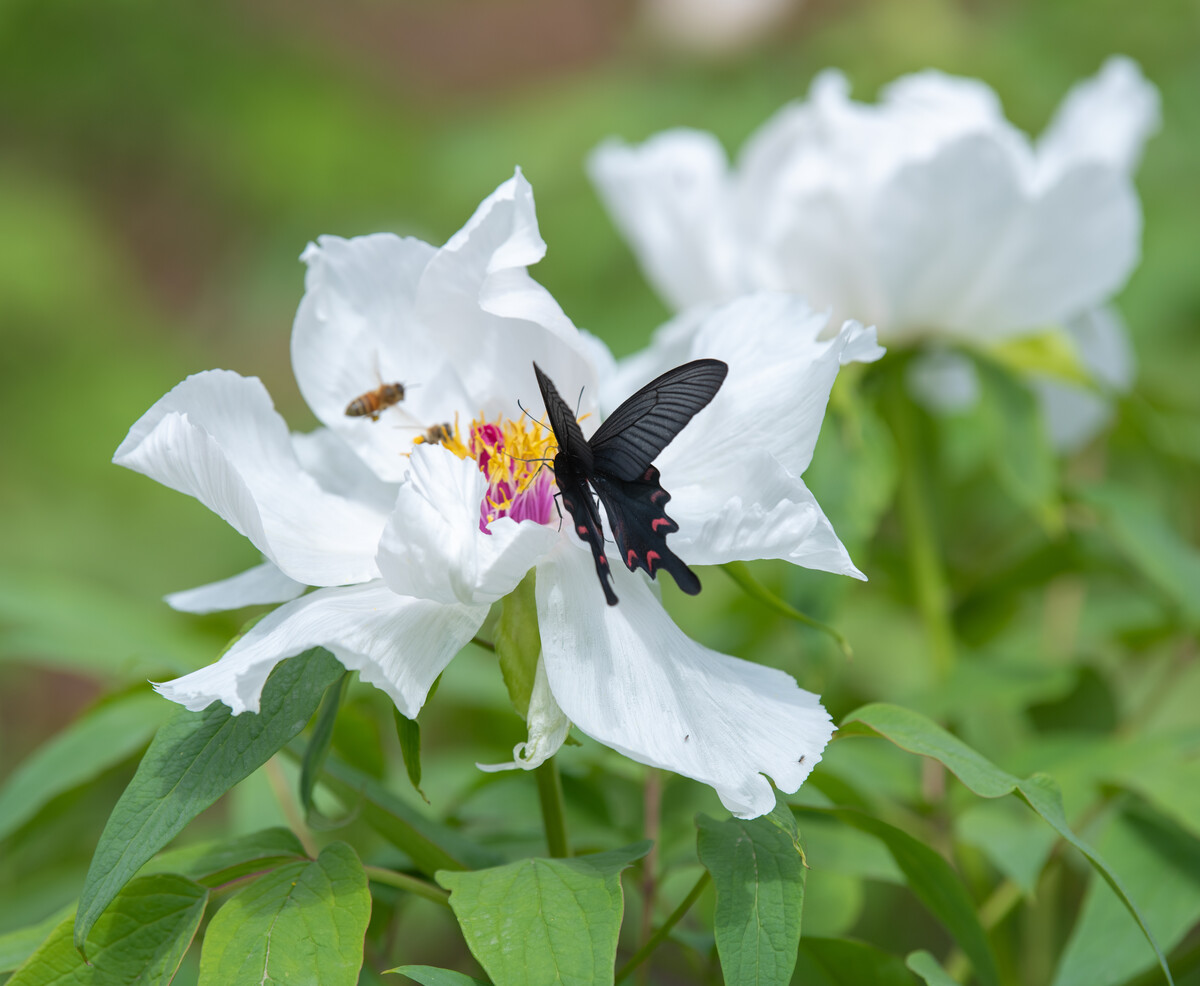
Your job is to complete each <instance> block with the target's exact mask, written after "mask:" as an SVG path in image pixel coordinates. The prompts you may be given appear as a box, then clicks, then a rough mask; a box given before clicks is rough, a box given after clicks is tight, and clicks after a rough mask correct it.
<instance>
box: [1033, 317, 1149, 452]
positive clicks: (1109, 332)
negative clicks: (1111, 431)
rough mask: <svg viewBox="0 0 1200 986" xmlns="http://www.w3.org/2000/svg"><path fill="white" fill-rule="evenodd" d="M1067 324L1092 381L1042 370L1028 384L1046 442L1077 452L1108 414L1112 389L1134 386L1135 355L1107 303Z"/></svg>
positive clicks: (1117, 391) (1114, 391)
mask: <svg viewBox="0 0 1200 986" xmlns="http://www.w3.org/2000/svg"><path fill="white" fill-rule="evenodd" d="M1065 328H1066V330H1067V333H1068V334H1069V335H1070V336H1071V339H1072V341H1073V342H1074V344H1075V348H1076V350H1077V351H1078V353H1079V358H1080V361H1081V362H1082V363H1083V365H1084V366H1085V367H1086V368H1087V370H1088V372H1089V373H1090V374H1091V376H1092V379H1093V381H1095V383H1096V387H1095V388H1091V389H1089V388H1084V387H1077V386H1074V385H1072V384H1069V383H1065V382H1064V381H1062V380H1059V379H1054V378H1050V377H1045V376H1034V377H1033V378H1032V380H1031V384H1032V386H1033V389H1034V392H1035V393H1036V394H1037V395H1038V399H1039V401H1040V402H1041V405H1042V419H1043V420H1044V421H1045V422H1046V433H1047V435H1048V436H1049V438H1050V444H1051V445H1053V446H1054V448H1055V449H1057V450H1058V451H1059V452H1075V451H1077V450H1079V449H1081V448H1082V447H1083V446H1084V445H1086V444H1087V443H1088V442H1090V441H1091V440H1092V439H1093V438H1094V437H1095V436H1096V435H1097V434H1099V433H1100V431H1101V430H1102V429H1103V428H1104V427H1105V425H1107V424H1108V422H1109V421H1110V420H1112V417H1113V414H1114V408H1113V397H1112V395H1113V394H1121V393H1125V392H1126V391H1128V390H1129V388H1130V387H1132V386H1133V380H1134V375H1135V373H1136V360H1135V357H1134V353H1133V347H1132V346H1131V345H1130V342H1129V331H1128V329H1127V328H1126V327H1125V323H1124V321H1123V320H1122V319H1121V316H1120V315H1119V314H1118V312H1117V311H1116V309H1115V308H1112V307H1111V306H1108V307H1105V308H1097V309H1094V310H1092V311H1089V312H1086V313H1084V314H1083V315H1080V316H1078V317H1077V318H1073V319H1071V320H1070V321H1069V322H1067V323H1066V325H1065Z"/></svg>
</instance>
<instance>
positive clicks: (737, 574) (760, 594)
mask: <svg viewBox="0 0 1200 986" xmlns="http://www.w3.org/2000/svg"><path fill="white" fill-rule="evenodd" d="M721 568H722V570H723V571H724V572H725V574H726V575H728V576H729V577H730V578H731V579H733V581H734V582H736V583H737V585H738V588H740V589H741V590H742V591H743V592H744V593H746V595H747V596H749V597H750V598H751V599H755V600H757V601H758V602H760V603H762V604H763V605H764V606H768V607H770V608H771V609H773V610H775V612H777V613H781V614H782V615H784V616H786V617H787V618H788V619H790V620H795V621H796V622H797V623H803V624H804V625H805V626H809V627H812V628H813V629H814V630H819V631H820V632H821V633H824V634H828V635H829V636H830V637H832V638H833V639H834V641H835V642H836V643H837V645H838V647H839V648H841V651H842V653H843V654H844V655H846V657H848V658H851V659H853V657H854V652H853V651H852V650H851V649H850V643H849V641H847V640H846V638H845V637H844V636H843V635H842V633H841V631H839V630H837V629H836V628H834V627H831V626H830V625H829V624H828V623H822V622H821V621H820V620H814V619H813V618H812V617H811V616H809V615H808V614H807V613H802V612H801V611H800V610H798V609H796V607H795V606H792V605H791V604H790V603H788V602H786V601H784V600H783V599H780V598H779V597H778V596H777V595H775V593H773V592H772V591H771V590H770V589H768V588H767V587H766V586H765V585H763V584H762V583H761V582H759V581H758V579H756V578H755V577H754V575H753V574H751V572H750V568H749V566H748V565H747V564H746V563H745V562H744V561H727V562H725V564H723V565H722V566H721Z"/></svg>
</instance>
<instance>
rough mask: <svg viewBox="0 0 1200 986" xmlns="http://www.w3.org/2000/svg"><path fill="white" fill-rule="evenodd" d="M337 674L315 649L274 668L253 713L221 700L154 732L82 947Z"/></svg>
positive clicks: (296, 724)
mask: <svg viewBox="0 0 1200 986" xmlns="http://www.w3.org/2000/svg"><path fill="white" fill-rule="evenodd" d="M340 673H341V666H340V665H339V664H338V663H337V662H336V661H335V660H333V658H332V657H331V656H330V655H329V654H328V653H327V652H325V651H322V650H313V651H309V652H307V653H305V654H303V655H301V656H300V657H295V658H292V659H291V660H290V661H286V662H284V663H283V664H281V665H279V667H278V668H276V669H275V671H274V672H273V673H272V674H271V677H270V678H268V679H267V683H266V685H264V687H263V692H262V699H261V702H260V708H259V711H258V713H256V714H247V715H243V716H233V715H230V712H229V709H228V708H227V707H225V706H223V705H220V704H217V703H214V704H213V705H211V706H209V707H208V708H207V709H205V710H204V711H203V712H188V711H186V710H183V709H180V710H178V711H177V712H176V713H175V715H174V716H173V717H172V718H171V720H170V721H169V722H168V723H167V724H166V725H165V726H163V728H162V729H161V730H159V732H158V735H157V736H155V737H154V741H153V742H152V743H151V744H150V749H149V750H147V751H146V755H145V756H144V757H143V758H142V762H141V764H140V765H139V766H138V772H137V773H136V774H135V775H134V778H133V780H132V781H131V782H130V784H129V787H127V788H126V789H125V793H124V794H123V795H122V796H121V800H120V801H118V802H117V805H116V807H115V808H114V809H113V813H112V815H111V816H110V818H109V820H108V824H107V825H106V826H105V828H104V834H103V835H102V836H101V837H100V844H99V845H98V846H97V847H96V854H95V856H93V857H92V865H91V868H90V869H89V870H88V876H87V880H86V881H85V882H84V886H83V891H82V893H81V894H80V902H79V903H80V906H79V913H78V915H77V917H76V920H75V943H76V945H77V946H78V947H79V948H80V949H83V948H85V942H86V941H87V937H88V932H89V931H90V930H91V928H92V925H93V924H95V923H96V920H97V919H98V918H99V917H100V915H101V914H103V913H104V909H105V908H106V907H107V906H108V905H109V903H110V902H111V901H112V900H113V898H114V897H116V895H117V894H118V893H119V892H120V890H121V887H123V886H124V885H125V883H126V881H127V880H129V878H130V877H132V876H133V874H134V873H136V872H137V871H138V869H139V868H140V867H141V866H142V864H143V863H145V862H146V861H147V860H149V859H150V857H151V856H153V855H154V854H155V853H156V852H158V850H159V849H161V848H163V846H165V845H166V844H167V843H168V842H169V841H170V840H171V839H172V838H173V837H174V836H175V835H177V834H178V833H179V832H180V831H181V830H182V829H183V827H184V826H185V825H186V824H187V823H188V822H189V821H191V820H192V819H193V818H195V817H196V816H197V815H198V814H200V812H202V811H203V810H204V809H205V808H207V807H208V806H209V805H211V804H212V803H213V802H214V801H216V800H217V798H219V797H220V796H221V795H222V794H224V793H225V792H226V791H228V790H229V789H230V788H231V787H232V786H233V785H234V784H236V783H237V782H238V781H240V780H241V779H242V778H244V777H246V776H247V775H249V774H250V773H251V772H252V771H254V770H257V769H258V768H259V767H261V766H262V765H263V764H264V763H265V762H266V761H267V759H268V758H270V757H271V756H273V755H274V754H275V753H276V752H277V751H278V750H279V749H280V748H282V747H283V745H284V744H285V743H287V742H288V741H289V740H290V739H291V738H292V737H293V736H295V735H296V734H297V733H298V732H299V731H300V730H301V729H303V728H304V726H305V724H306V723H307V722H308V720H309V718H310V717H311V716H312V714H313V713H314V712H315V711H316V709H317V704H318V703H319V702H320V699H321V695H322V694H323V693H324V692H325V689H326V688H327V687H328V686H329V685H330V684H331V683H332V682H333V681H334V680H336V678H337V676H338V674H340Z"/></svg>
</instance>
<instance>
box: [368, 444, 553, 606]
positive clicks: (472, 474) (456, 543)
mask: <svg viewBox="0 0 1200 986" xmlns="http://www.w3.org/2000/svg"><path fill="white" fill-rule="evenodd" d="M409 462H410V474H409V480H408V482H406V483H405V484H404V485H403V486H402V487H401V489H400V494H399V496H398V497H397V500H396V509H395V511H394V512H393V513H392V516H391V518H390V519H389V521H388V525H387V529H386V530H385V531H384V534H383V538H382V540H381V541H380V543H379V568H380V571H382V572H383V577H384V578H385V579H386V580H387V583H388V585H389V586H391V588H392V589H393V590H394V591H395V592H398V593H401V594H402V595H406V596H416V597H418V598H421V599H432V600H436V601H438V602H441V603H443V604H447V605H451V604H465V605H475V604H483V605H487V604H490V603H493V602H495V601H496V600H497V599H500V598H502V597H504V596H506V595H507V594H508V593H510V592H512V590H513V589H515V588H516V587H517V583H519V582H520V581H521V579H522V578H524V577H525V573H526V572H528V571H529V569H531V568H532V567H533V566H534V564H535V563H536V562H537V560H538V559H539V558H540V557H541V556H542V555H544V554H546V552H548V551H549V550H550V549H551V548H552V547H553V546H554V543H555V542H556V541H557V540H558V537H559V535H558V532H557V531H556V530H555V529H554V528H552V527H547V526H545V525H543V524H536V523H533V522H532V521H522V522H519V523H518V522H517V521H514V520H512V519H510V518H508V517H501V518H500V519H499V520H496V521H494V522H492V524H490V525H489V528H490V530H491V532H492V533H491V534H486V533H484V532H483V531H481V530H480V529H479V518H480V504H481V502H482V500H483V497H484V494H485V493H486V491H487V481H486V479H485V477H484V475H483V473H481V472H480V471H479V466H478V464H477V463H476V462H475V461H474V460H473V459H459V458H458V456H456V455H455V454H454V453H453V452H449V451H447V450H446V449H444V448H441V447H440V446H436V445H433V446H431V445H422V446H418V447H417V448H416V449H415V450H414V451H413V454H412V458H411V459H410V460H409Z"/></svg>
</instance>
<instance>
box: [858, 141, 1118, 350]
mask: <svg viewBox="0 0 1200 986" xmlns="http://www.w3.org/2000/svg"><path fill="white" fill-rule="evenodd" d="M1140 224H1141V216H1140V212H1139V209H1138V204H1137V199H1136V197H1135V196H1134V194H1133V190H1132V188H1131V187H1130V186H1129V183H1128V182H1127V181H1126V180H1125V178H1124V177H1123V176H1121V175H1120V174H1118V173H1117V172H1115V171H1113V170H1112V169H1111V168H1104V167H1099V166H1089V167H1083V168H1076V169H1073V170H1072V171H1070V172H1068V173H1067V174H1064V175H1063V176H1062V177H1061V179H1060V180H1059V181H1058V182H1056V183H1055V184H1054V185H1052V186H1050V187H1048V188H1045V189H1043V190H1042V191H1041V192H1040V193H1039V194H1038V195H1037V196H1036V197H1033V196H1032V195H1031V193H1030V192H1028V190H1027V189H1026V188H1025V186H1024V185H1023V182H1022V178H1021V175H1020V174H1019V173H1018V170H1017V168H1015V167H1014V164H1013V162H1012V159H1011V157H1010V155H1008V154H1007V153H1006V152H1005V150H1004V148H1003V147H1002V146H1001V145H1000V144H998V143H997V142H996V141H995V140H994V139H992V138H991V137H990V136H983V135H978V136H972V137H966V138H963V139H962V140H960V141H957V142H956V143H954V144H953V145H951V146H949V147H947V148H946V149H944V150H943V151H942V152H941V153H940V154H939V155H938V156H937V157H936V158H934V159H933V160H931V161H928V162H925V163H923V164H922V165H920V166H916V165H913V166H908V167H905V168H901V169H900V170H899V171H898V172H897V173H896V176H895V177H894V179H893V180H892V181H891V182H890V183H889V184H888V186H887V187H886V188H884V189H882V190H881V191H880V192H879V194H878V206H877V210H876V215H875V224H874V226H873V236H874V243H875V247H874V249H875V254H876V258H877V263H878V267H879V271H880V274H881V277H882V278H883V283H884V285H885V290H886V292H887V294H888V296H889V297H890V298H892V299H893V300H892V302H891V305H892V309H891V312H890V314H889V321H888V324H889V329H890V334H889V337H890V338H895V337H897V336H904V335H908V336H915V335H916V334H918V333H921V334H928V333H929V332H930V331H931V330H940V331H942V332H944V333H948V334H955V335H962V336H967V337H971V336H975V337H978V336H980V335H991V336H997V335H1002V334H1012V333H1015V332H1018V331H1021V330H1026V329H1033V328H1039V327H1041V326H1044V325H1047V324H1052V323H1055V322H1060V321H1062V320H1063V319H1065V318H1067V317H1069V316H1071V315H1072V314H1074V313H1076V312H1078V311H1080V310H1082V309H1084V308H1087V307H1091V306H1093V305H1095V304H1097V303H1098V302H1100V301H1102V300H1103V299H1104V298H1106V297H1108V296H1109V295H1110V294H1111V293H1112V292H1113V291H1115V290H1117V288H1119V287H1120V286H1121V284H1123V283H1124V281H1125V278H1126V277H1128V275H1129V272H1130V271H1131V270H1132V269H1133V265H1134V263H1135V262H1136V260H1137V253H1138V248H1137V243H1138V235H1139V231H1140Z"/></svg>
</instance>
